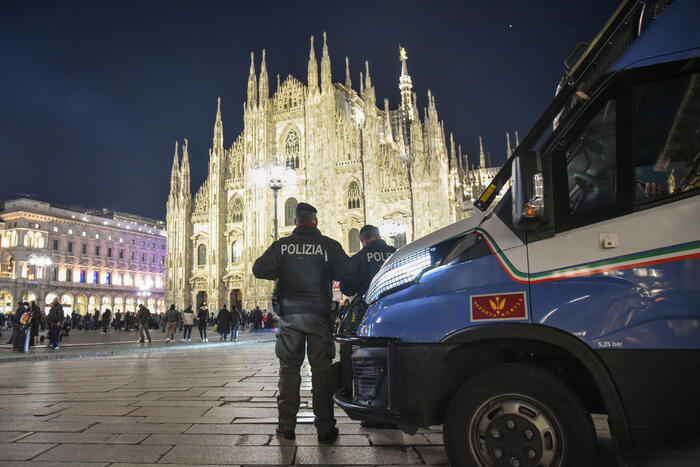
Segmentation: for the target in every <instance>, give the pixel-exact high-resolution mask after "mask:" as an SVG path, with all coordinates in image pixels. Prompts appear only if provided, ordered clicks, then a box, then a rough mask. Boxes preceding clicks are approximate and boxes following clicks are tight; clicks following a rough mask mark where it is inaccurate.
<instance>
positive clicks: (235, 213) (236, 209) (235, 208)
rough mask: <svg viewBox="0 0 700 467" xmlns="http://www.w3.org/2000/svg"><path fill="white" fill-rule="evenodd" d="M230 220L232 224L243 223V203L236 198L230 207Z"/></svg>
mask: <svg viewBox="0 0 700 467" xmlns="http://www.w3.org/2000/svg"><path fill="white" fill-rule="evenodd" d="M229 218H230V219H231V222H243V201H241V198H234V199H233V200H232V201H231V204H230V205H229Z"/></svg>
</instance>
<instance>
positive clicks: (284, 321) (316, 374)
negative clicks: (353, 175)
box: [253, 203, 349, 444]
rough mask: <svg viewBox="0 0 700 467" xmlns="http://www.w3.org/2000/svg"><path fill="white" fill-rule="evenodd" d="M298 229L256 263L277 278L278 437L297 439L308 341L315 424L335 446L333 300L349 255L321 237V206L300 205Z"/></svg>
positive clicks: (257, 270) (259, 271)
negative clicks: (318, 208) (335, 283)
mask: <svg viewBox="0 0 700 467" xmlns="http://www.w3.org/2000/svg"><path fill="white" fill-rule="evenodd" d="M294 224H295V225H296V228H295V229H294V231H293V232H292V234H291V235H290V236H288V237H284V238H281V239H280V240H277V241H275V242H274V243H273V244H272V245H271V246H270V247H269V248H268V249H267V251H265V253H263V255H262V256H261V257H260V258H258V259H257V260H256V261H255V264H254V265H253V274H254V275H255V277H257V278H258V279H270V280H277V285H276V290H275V294H276V297H277V300H278V304H279V315H280V321H279V332H278V334H277V343H276V345H275V353H276V354H277V357H278V358H279V361H280V375H279V394H278V396H277V407H278V410H279V424H278V426H277V435H278V436H281V437H284V438H286V439H294V437H295V435H294V429H295V426H296V417H297V412H298V411H299V402H300V397H299V386H300V385H301V376H300V368H301V365H302V363H303V362H304V344H306V349H307V352H308V358H309V363H310V364H311V382H312V385H313V409H314V415H315V417H316V419H315V421H314V424H315V425H316V431H317V432H318V440H319V442H320V443H324V444H330V443H332V442H333V441H335V439H336V438H337V437H338V429H337V428H336V427H335V422H336V421H335V418H334V417H333V399H332V394H331V392H332V389H333V385H332V382H331V371H330V367H331V361H332V360H333V357H334V356H335V344H334V342H333V339H332V337H331V332H330V329H331V315H330V310H331V298H332V286H331V281H333V280H344V279H346V278H347V277H348V262H349V258H348V256H347V255H346V254H345V252H344V251H343V247H342V246H340V243H338V242H336V241H335V240H333V239H331V238H328V237H326V236H324V235H321V232H320V231H319V230H318V228H317V227H316V226H317V224H318V220H317V218H316V208H314V207H313V206H311V205H310V204H307V203H299V204H298V205H297V208H296V218H295V219H294Z"/></svg>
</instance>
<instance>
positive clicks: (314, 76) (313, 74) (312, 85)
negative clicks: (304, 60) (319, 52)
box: [306, 36, 318, 95]
mask: <svg viewBox="0 0 700 467" xmlns="http://www.w3.org/2000/svg"><path fill="white" fill-rule="evenodd" d="M306 85H307V86H308V87H309V94H310V95H311V94H315V93H317V92H318V63H316V51H315V50H314V36H311V47H310V48H309V67H308V74H307V78H306Z"/></svg>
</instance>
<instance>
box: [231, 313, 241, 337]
mask: <svg viewBox="0 0 700 467" xmlns="http://www.w3.org/2000/svg"><path fill="white" fill-rule="evenodd" d="M240 324H241V313H240V311H238V306H236V305H233V306H232V307H231V340H232V341H237V340H238V326H240Z"/></svg>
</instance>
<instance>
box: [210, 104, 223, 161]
mask: <svg viewBox="0 0 700 467" xmlns="http://www.w3.org/2000/svg"><path fill="white" fill-rule="evenodd" d="M212 148H213V149H216V148H220V149H223V148H224V124H223V123H222V122H221V97H219V98H218V99H217V101H216V122H214V140H213V142H212Z"/></svg>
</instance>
